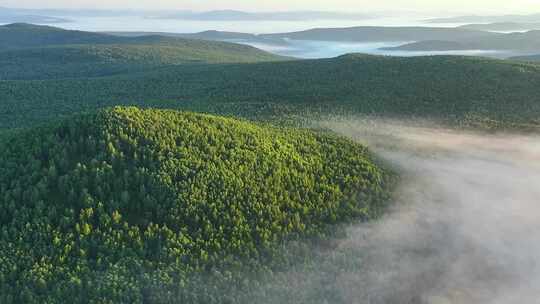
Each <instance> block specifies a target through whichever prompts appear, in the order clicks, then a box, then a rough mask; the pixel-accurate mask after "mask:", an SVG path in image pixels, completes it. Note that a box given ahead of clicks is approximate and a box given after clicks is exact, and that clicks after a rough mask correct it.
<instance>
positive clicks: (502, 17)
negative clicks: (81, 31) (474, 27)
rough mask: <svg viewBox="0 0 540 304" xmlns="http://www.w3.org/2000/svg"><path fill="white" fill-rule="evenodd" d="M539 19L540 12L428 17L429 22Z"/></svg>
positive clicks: (524, 21) (521, 21) (529, 20)
mask: <svg viewBox="0 0 540 304" xmlns="http://www.w3.org/2000/svg"><path fill="white" fill-rule="evenodd" d="M538 20H540V14H529V15H499V16H496V15H495V16H478V15H471V16H457V17H450V18H434V19H429V20H427V22H430V23H501V22H517V23H530V22H538Z"/></svg>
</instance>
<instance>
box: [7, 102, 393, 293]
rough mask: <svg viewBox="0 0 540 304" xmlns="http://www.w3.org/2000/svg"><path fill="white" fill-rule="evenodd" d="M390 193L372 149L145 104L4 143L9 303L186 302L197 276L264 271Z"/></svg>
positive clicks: (225, 277)
mask: <svg viewBox="0 0 540 304" xmlns="http://www.w3.org/2000/svg"><path fill="white" fill-rule="evenodd" d="M383 186H384V173H383V171H382V170H381V169H379V168H378V167H377V166H376V165H374V164H373V163H372V162H371V160H370V157H369V154H368V152H367V151H366V149H365V148H364V147H362V146H360V145H357V144H354V143H352V142H351V141H348V140H345V139H340V138H336V137H333V136H330V135H322V134H317V133H313V132H309V131H299V130H292V129H288V130H281V129H273V128H270V127H262V126H258V125H254V124H251V123H246V122H239V121H235V120H231V119H225V118H219V117H213V116H207V115H200V114H189V113H179V112H174V111H158V110H145V111H142V110H139V109H136V108H115V109H112V110H107V111H101V112H99V113H98V114H90V115H83V116H78V117H75V118H71V119H69V120H67V121H64V122H61V123H59V124H57V125H55V126H50V127H44V128H40V129H34V130H31V131H29V132H25V133H23V134H19V135H18V136H16V137H13V138H12V139H11V140H10V144H9V145H1V146H0V190H1V193H2V195H0V211H1V212H0V274H1V275H0V290H1V291H2V292H1V293H0V302H2V303H12V302H13V303H44V302H47V303H60V302H63V301H64V300H65V299H66V298H69V299H70V303H104V302H106V303H143V302H144V303H165V302H166V303H176V302H181V303H185V302H184V301H183V300H186V299H189V298H190V297H191V296H192V295H190V294H189V291H187V290H186V289H185V288H184V287H186V286H187V285H189V282H190V276H191V275H192V274H195V273H206V271H207V270H208V271H209V270H210V269H212V271H210V272H209V274H212V276H215V277H216V279H217V280H218V281H227V282H229V281H231V280H234V279H235V278H234V276H231V274H230V271H231V270H232V271H234V269H238V268H239V267H248V268H250V267H255V269H259V263H262V262H264V258H263V257H271V256H272V255H274V254H275V253H276V252H275V250H276V249H275V248H276V245H277V244H278V243H279V242H280V240H282V239H283V238H286V237H292V236H299V235H300V236H301V235H318V234H319V233H321V232H324V231H325V229H326V226H327V225H328V224H332V223H337V222H339V221H343V220H347V219H351V218H353V217H354V218H357V217H360V218H369V217H371V216H373V215H374V214H376V213H377V212H378V210H379V209H380V207H381V205H380V203H381V202H382V201H381V200H382V199H383V198H384V196H385V194H384V189H383ZM222 267H226V268H225V269H226V271H227V272H223V273H221V274H220V273H219V271H220V269H222ZM104 276H105V277H107V280H105V281H103V280H102V279H103V277H104ZM197 296H198V297H199V298H195V300H193V299H191V300H193V301H194V302H200V303H209V301H211V298H210V295H206V294H205V293H204V292H203V293H201V294H198V295H197ZM205 297H208V298H205ZM167 301H168V302H167ZM186 301H187V302H190V301H188V300H186Z"/></svg>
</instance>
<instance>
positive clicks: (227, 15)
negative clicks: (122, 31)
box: [154, 10, 374, 21]
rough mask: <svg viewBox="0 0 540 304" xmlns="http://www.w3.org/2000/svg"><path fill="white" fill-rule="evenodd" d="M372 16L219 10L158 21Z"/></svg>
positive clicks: (362, 16)
mask: <svg viewBox="0 0 540 304" xmlns="http://www.w3.org/2000/svg"><path fill="white" fill-rule="evenodd" d="M373 17H374V16H373V15H372V14H371V15H369V14H364V13H343V12H322V11H291V12H243V11H235V10H217V11H208V12H189V11H180V12H173V13H168V14H162V13H160V14H157V15H156V16H155V17H154V18H157V19H183V20H218V21H227V20H236V21H257V20H276V21H302V20H341V19H345V20H362V19H369V18H373Z"/></svg>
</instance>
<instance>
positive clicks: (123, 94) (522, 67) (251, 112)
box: [0, 54, 540, 128]
mask: <svg viewBox="0 0 540 304" xmlns="http://www.w3.org/2000/svg"><path fill="white" fill-rule="evenodd" d="M539 96H540V67H539V66H537V65H534V64H529V63H520V62H514V61H503V60H495V59H485V58H476V57H458V56H431V57H414V58H400V57H382V56H369V55H359V54H358V55H356V54H352V55H345V56H342V57H338V58H334V59H320V60H295V61H284V62H272V63H249V64H213V65H181V66H168V67H164V68H157V69H151V70H147V71H144V72H138V73H128V74H121V75H115V76H108V77H93V78H70V79H56V80H55V79H51V80H24V81H13V80H6V81H0V99H1V100H2V101H3V102H2V103H1V104H0V127H1V128H24V127H27V126H31V125H36V124H39V123H43V122H46V121H48V120H50V119H55V118H58V117H64V116H66V115H70V114H72V113H76V112H80V111H87V110H95V109H99V108H101V107H107V106H115V105H133V106H141V107H158V108H173V109H180V110H193V111H199V112H206V113H214V114H221V115H229V116H236V117H245V118H250V119H263V120H272V119H274V118H276V117H277V118H280V119H285V120H286V119H287V118H286V117H289V118H291V119H292V120H295V119H297V117H300V116H305V115H314V116H316V115H320V114H350V115H353V114H368V115H385V116H391V117H398V118H399V117H402V118H403V117H405V118H407V117H409V118H410V117H418V118H424V119H433V120H437V121H441V122H445V123H447V124H449V125H454V126H461V125H467V124H471V123H472V124H477V122H479V123H478V124H484V125H486V126H487V127H488V128H491V127H496V128H498V127H508V128H528V127H533V126H538V124H539V122H538V117H539V113H540V103H539V102H538V98H539ZM478 124H477V125H478Z"/></svg>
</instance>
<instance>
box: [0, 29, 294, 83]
mask: <svg viewBox="0 0 540 304" xmlns="http://www.w3.org/2000/svg"><path fill="white" fill-rule="evenodd" d="M285 59H288V58H285V57H281V56H277V55H273V54H270V53H267V52H265V51H262V50H259V49H256V48H254V47H251V46H247V45H240V44H234V43H228V42H219V41H203V40H197V39H183V38H173V37H163V36H159V35H151V36H139V37H117V36H112V35H106V34H98V33H89V32H79V31H67V30H62V29H58V28H54V27H45V26H35V25H29V24H12V25H7V26H3V27H0V79H11V80H21V79H50V78H73V77H96V76H105V75H112V74H118V73H132V72H136V71H142V70H145V69H149V68H154V67H158V66H164V65H178V64H189V63H226V62H229V63H230V62H237V63H241V62H261V61H279V60H285Z"/></svg>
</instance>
